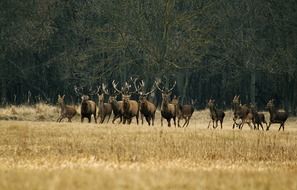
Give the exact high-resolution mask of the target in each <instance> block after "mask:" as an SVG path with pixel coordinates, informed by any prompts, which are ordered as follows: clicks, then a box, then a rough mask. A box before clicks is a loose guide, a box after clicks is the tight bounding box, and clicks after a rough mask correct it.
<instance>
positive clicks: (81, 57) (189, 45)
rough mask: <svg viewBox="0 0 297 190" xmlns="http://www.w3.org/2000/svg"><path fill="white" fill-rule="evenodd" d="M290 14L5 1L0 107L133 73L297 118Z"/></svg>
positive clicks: (274, 5)
mask: <svg viewBox="0 0 297 190" xmlns="http://www.w3.org/2000/svg"><path fill="white" fill-rule="evenodd" d="M296 18H297V1H295V0H287V1H285V2H282V1H279V0H263V1H257V0H249V1H238V0H229V1H225V0H198V1H197V0H187V1H185V0H137V1H136V0H113V1H109V0H104V1H95V0H42V1H41V0H37V1H36V0H34V1H33V0H27V1H23V0H2V1H1V2H0V26H1V33H0V38H1V40H0V47H1V53H0V64H1V65H0V66H1V69H0V77H1V81H0V84H1V86H0V89H1V94H0V95H1V103H2V105H3V104H10V103H16V104H20V103H25V102H27V101H28V96H29V98H30V97H31V98H32V100H34V101H37V99H38V100H39V99H41V100H44V101H49V102H51V103H55V102H56V99H57V95H58V94H66V95H67V96H68V100H69V101H74V102H76V101H78V98H77V97H76V96H75V93H74V90H73V87H74V86H75V85H78V86H85V87H88V88H89V87H95V86H97V85H98V84H100V83H102V82H105V83H107V84H109V85H110V83H111V81H112V80H113V79H114V80H117V81H120V82H123V81H125V80H127V79H128V78H129V77H130V76H134V77H136V76H138V77H139V78H141V79H144V80H145V81H146V83H147V84H148V86H149V85H152V84H153V81H154V79H155V78H161V79H163V80H167V81H168V83H170V82H171V81H173V80H176V81H177V88H176V89H175V92H174V93H175V94H178V95H180V96H181V97H182V101H184V102H187V101H189V100H190V99H197V101H198V102H199V103H198V104H199V105H200V106H203V107H204V106H205V101H206V99H208V98H215V99H216V102H218V103H219V104H220V107H230V103H231V100H232V98H233V96H234V95H235V94H238V95H241V100H242V101H243V103H249V102H257V104H258V107H260V108H262V109H263V108H264V106H265V104H266V102H267V100H268V99H270V98H274V99H276V101H277V103H278V104H279V105H282V106H284V108H285V109H287V110H288V111H289V112H291V113H293V114H295V112H296V110H295V108H296V107H297V93H296V92H297V81H296V79H297V78H296V77H297V59H296V58H297V51H296V50H297V32H296V31H297V20H296ZM110 87H111V85H110ZM67 96H66V97H67ZM66 99H67V98H66Z"/></svg>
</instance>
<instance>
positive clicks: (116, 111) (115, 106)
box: [102, 85, 123, 124]
mask: <svg viewBox="0 0 297 190" xmlns="http://www.w3.org/2000/svg"><path fill="white" fill-rule="evenodd" d="M102 90H103V92H104V93H105V94H106V95H108V96H109V98H108V103H109V104H110V105H111V108H112V112H113V119H112V123H113V124H114V122H115V120H116V119H118V118H120V122H119V124H120V123H121V122H122V115H123V101H117V95H118V93H117V92H113V93H110V92H109V90H108V89H106V86H105V85H104V86H103V88H102Z"/></svg>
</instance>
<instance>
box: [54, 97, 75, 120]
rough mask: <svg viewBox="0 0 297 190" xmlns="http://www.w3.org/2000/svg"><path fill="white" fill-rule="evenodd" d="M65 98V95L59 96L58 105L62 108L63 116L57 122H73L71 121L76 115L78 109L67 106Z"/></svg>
mask: <svg viewBox="0 0 297 190" xmlns="http://www.w3.org/2000/svg"><path fill="white" fill-rule="evenodd" d="M64 98H65V95H63V96H60V95H58V104H59V105H60V107H61V114H60V117H59V118H58V119H57V122H61V121H62V120H63V119H64V118H68V122H71V119H72V118H73V117H74V116H75V115H76V109H75V108H74V107H72V106H68V105H65V102H64Z"/></svg>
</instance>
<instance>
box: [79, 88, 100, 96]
mask: <svg viewBox="0 0 297 190" xmlns="http://www.w3.org/2000/svg"><path fill="white" fill-rule="evenodd" d="M100 88H101V87H100V86H98V87H97V88H96V90H93V89H92V87H90V89H89V92H88V94H89V95H94V94H97V93H98V92H99V91H100ZM83 90H84V88H83V87H77V86H74V91H75V93H76V94H77V95H79V96H82V95H84V93H83Z"/></svg>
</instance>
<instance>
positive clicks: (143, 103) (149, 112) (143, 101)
mask: <svg viewBox="0 0 297 190" xmlns="http://www.w3.org/2000/svg"><path fill="white" fill-rule="evenodd" d="M135 89H137V93H138V94H139V105H140V106H139V107H140V108H139V109H140V115H141V123H142V124H143V117H145V120H146V121H147V123H148V125H151V123H152V126H154V121H155V113H156V110H157V108H156V106H155V104H153V103H152V102H150V101H148V100H147V96H149V95H150V94H151V93H153V92H154V91H155V90H156V89H155V87H154V86H153V87H152V90H151V91H149V92H145V83H144V82H143V80H141V83H140V86H139V87H137V86H136V85H135Z"/></svg>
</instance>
